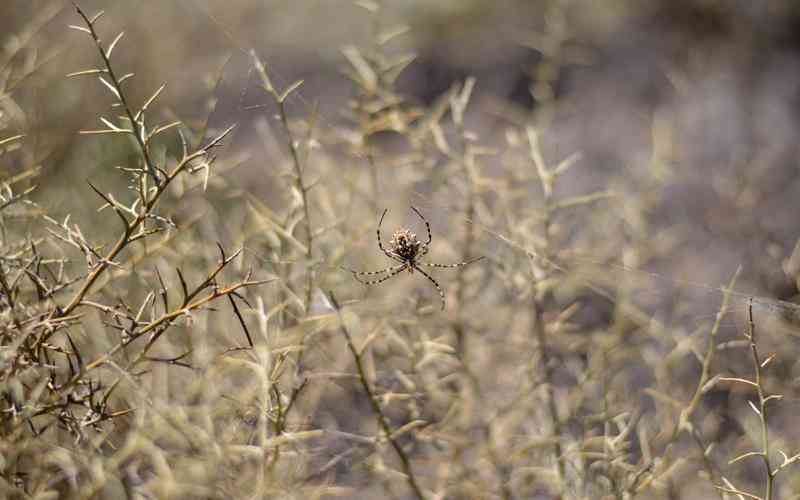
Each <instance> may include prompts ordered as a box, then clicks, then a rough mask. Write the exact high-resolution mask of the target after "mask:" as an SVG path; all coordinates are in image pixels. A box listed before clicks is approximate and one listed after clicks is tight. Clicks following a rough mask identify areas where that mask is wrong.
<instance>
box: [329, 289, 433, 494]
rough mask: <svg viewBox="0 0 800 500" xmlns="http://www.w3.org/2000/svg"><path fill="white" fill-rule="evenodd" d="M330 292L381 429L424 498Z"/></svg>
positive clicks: (413, 485)
mask: <svg viewBox="0 0 800 500" xmlns="http://www.w3.org/2000/svg"><path fill="white" fill-rule="evenodd" d="M329 294H330V298H331V302H332V303H333V307H334V309H335V310H336V314H337V315H338V317H339V324H340V329H341V331H342V335H344V338H345V340H346V341H347V348H348V349H350V353H351V354H352V355H353V359H354V360H355V362H356V369H357V370H358V380H359V381H360V382H361V387H363V389H364V392H365V393H366V394H367V397H368V398H369V402H370V405H371V406H372V410H373V411H374V412H375V417H376V418H377V419H378V424H379V425H380V427H381V430H383V433H384V434H385V435H386V440H387V441H389V444H391V445H392V448H394V451H395V452H396V453H397V456H398V457H399V458H400V463H401V464H402V466H403V472H404V473H405V476H406V480H407V481H408V485H409V487H410V488H411V490H412V491H413V492H414V495H415V496H416V497H417V498H418V499H420V500H422V499H424V498H425V497H424V496H423V494H422V490H421V489H420V487H419V485H418V484H417V479H416V477H415V476H414V471H413V470H412V468H411V461H410V460H409V458H408V455H406V452H405V451H404V450H403V448H402V447H401V446H400V444H399V443H398V442H397V440H396V439H394V438H393V437H392V427H391V425H390V424H389V419H388V418H386V415H385V414H384V413H383V410H382V409H381V405H380V403H379V402H378V399H377V398H376V397H375V393H374V392H373V391H372V388H371V387H370V385H369V381H368V380H367V372H366V370H365V369H364V363H363V361H362V360H361V354H360V353H359V352H358V349H356V346H355V345H354V344H353V338H352V337H351V336H350V332H349V331H348V330H347V327H346V326H345V324H344V320H343V318H342V313H341V309H340V308H339V303H338V302H337V301H336V297H335V296H334V295H333V292H329Z"/></svg>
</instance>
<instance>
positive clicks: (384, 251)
mask: <svg viewBox="0 0 800 500" xmlns="http://www.w3.org/2000/svg"><path fill="white" fill-rule="evenodd" d="M388 211H389V209H388V208H384V209H383V213H382V214H381V220H380V221H378V230H377V231H376V232H377V233H378V248H380V249H381V252H383V253H385V254H386V256H387V257H389V258H390V259H392V260H396V261H398V262H403V261H402V260H400V259H399V258H397V257H396V256H394V255H393V254H392V253H391V252H390V251H388V250H386V248H384V246H383V242H382V241H381V226H382V225H383V218H384V217H386V212H388Z"/></svg>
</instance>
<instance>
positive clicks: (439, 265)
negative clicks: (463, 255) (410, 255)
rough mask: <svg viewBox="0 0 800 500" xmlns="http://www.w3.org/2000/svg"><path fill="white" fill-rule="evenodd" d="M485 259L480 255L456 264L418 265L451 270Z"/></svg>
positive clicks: (430, 263) (426, 263) (431, 263)
mask: <svg viewBox="0 0 800 500" xmlns="http://www.w3.org/2000/svg"><path fill="white" fill-rule="evenodd" d="M485 258H486V257H485V256H483V255H481V256H480V257H476V258H474V259H470V260H468V261H466V262H459V263H457V264H436V263H433V262H420V264H424V265H426V266H428V267H445V268H453V267H461V266H466V265H467V264H472V263H473V262H477V261H479V260H481V259H485Z"/></svg>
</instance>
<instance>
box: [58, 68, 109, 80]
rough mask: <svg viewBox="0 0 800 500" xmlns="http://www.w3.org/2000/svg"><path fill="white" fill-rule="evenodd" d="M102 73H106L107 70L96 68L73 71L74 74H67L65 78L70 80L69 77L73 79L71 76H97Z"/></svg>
mask: <svg viewBox="0 0 800 500" xmlns="http://www.w3.org/2000/svg"><path fill="white" fill-rule="evenodd" d="M102 73H108V70H107V69H98V68H95V69H85V70H83V71H75V72H74V73H67V78H70V77H73V76H84V75H97V74H102Z"/></svg>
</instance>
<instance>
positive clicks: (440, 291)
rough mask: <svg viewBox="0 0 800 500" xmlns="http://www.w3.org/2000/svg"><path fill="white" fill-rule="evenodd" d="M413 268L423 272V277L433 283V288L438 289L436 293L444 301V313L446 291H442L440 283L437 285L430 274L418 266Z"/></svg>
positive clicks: (413, 265)
mask: <svg viewBox="0 0 800 500" xmlns="http://www.w3.org/2000/svg"><path fill="white" fill-rule="evenodd" d="M411 267H413V268H414V269H416V270H417V271H419V272H421V273H422V275H423V276H425V277H426V278H428V281H430V282H431V283H433V286H435V287H436V291H438V292H439V297H441V299H442V311H444V290H442V287H440V286H439V283H437V282H436V280H435V279H433V276H431V275H430V274H428V273H426V272H425V271H423V270H422V269H420V268H419V266H417V265H416V264H411Z"/></svg>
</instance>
